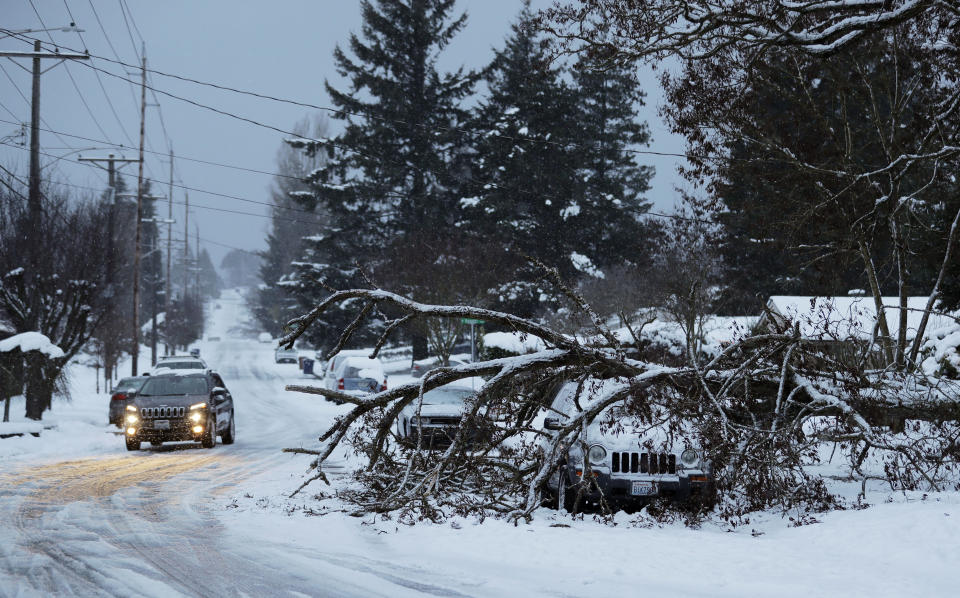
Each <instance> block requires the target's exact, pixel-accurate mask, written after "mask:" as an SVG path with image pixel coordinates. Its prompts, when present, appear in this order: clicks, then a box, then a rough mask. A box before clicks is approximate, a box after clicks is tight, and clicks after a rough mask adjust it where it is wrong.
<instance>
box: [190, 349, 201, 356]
mask: <svg viewBox="0 0 960 598" xmlns="http://www.w3.org/2000/svg"><path fill="white" fill-rule="evenodd" d="M190 357H200V349H190Z"/></svg>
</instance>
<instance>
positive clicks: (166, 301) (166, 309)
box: [163, 145, 173, 355]
mask: <svg viewBox="0 0 960 598" xmlns="http://www.w3.org/2000/svg"><path fill="white" fill-rule="evenodd" d="M167 220H168V222H167V286H166V291H165V292H164V295H163V325H164V327H165V328H166V329H167V330H170V328H169V325H170V248H171V246H172V245H173V146H172V145H171V146H170V184H169V185H168V186H167ZM166 336H167V337H168V338H169V335H166ZM163 345H164V353H165V354H166V355H170V353H171V352H170V343H169V342H164V343H163Z"/></svg>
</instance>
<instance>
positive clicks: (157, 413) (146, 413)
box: [140, 407, 187, 417]
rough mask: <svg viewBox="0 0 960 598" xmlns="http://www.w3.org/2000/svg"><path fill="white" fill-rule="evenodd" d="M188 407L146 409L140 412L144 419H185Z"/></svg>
mask: <svg viewBox="0 0 960 598" xmlns="http://www.w3.org/2000/svg"><path fill="white" fill-rule="evenodd" d="M186 412H187V408H186V407H144V408H143V409H141V410H140V415H142V416H143V417H183V414H185V413H186Z"/></svg>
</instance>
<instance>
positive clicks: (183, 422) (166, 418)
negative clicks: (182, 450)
mask: <svg viewBox="0 0 960 598" xmlns="http://www.w3.org/2000/svg"><path fill="white" fill-rule="evenodd" d="M125 413H126V417H125V418H124V426H125V428H126V430H125V434H124V436H125V437H126V443H127V450H128V451H136V450H140V443H141V442H143V441H149V442H150V444H152V445H154V446H160V445H161V444H163V443H164V442H168V441H181V440H192V441H194V442H199V443H200V444H201V445H202V446H203V447H204V448H213V447H214V446H215V445H216V444H217V435H219V436H220V437H221V439H222V440H223V443H224V444H233V442H234V440H236V437H237V429H236V422H235V418H234V404H233V396H232V395H231V394H230V391H229V390H227V387H226V385H225V384H224V383H223V379H222V378H221V377H220V375H219V374H217V373H216V372H211V371H205V372H197V373H190V374H181V373H166V374H159V375H156V376H150V377H149V378H148V379H147V381H146V382H145V383H144V384H143V387H141V389H140V392H139V393H137V396H136V397H135V398H134V400H133V404H132V405H127V407H126V410H125Z"/></svg>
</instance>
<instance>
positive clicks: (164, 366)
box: [150, 355, 210, 376]
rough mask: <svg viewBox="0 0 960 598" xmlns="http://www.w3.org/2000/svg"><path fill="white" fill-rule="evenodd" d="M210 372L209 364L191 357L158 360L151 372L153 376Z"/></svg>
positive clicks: (180, 356)
mask: <svg viewBox="0 0 960 598" xmlns="http://www.w3.org/2000/svg"><path fill="white" fill-rule="evenodd" d="M209 370H210V367H209V366H208V365H207V362H206V361H204V360H202V359H200V358H199V357H193V356H190V355H170V356H167V357H160V358H159V359H157V365H155V366H153V369H152V370H151V371H150V375H151V376H156V375H157V374H163V373H167V372H179V373H188V374H200V373H204V372H207V371H209Z"/></svg>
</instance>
